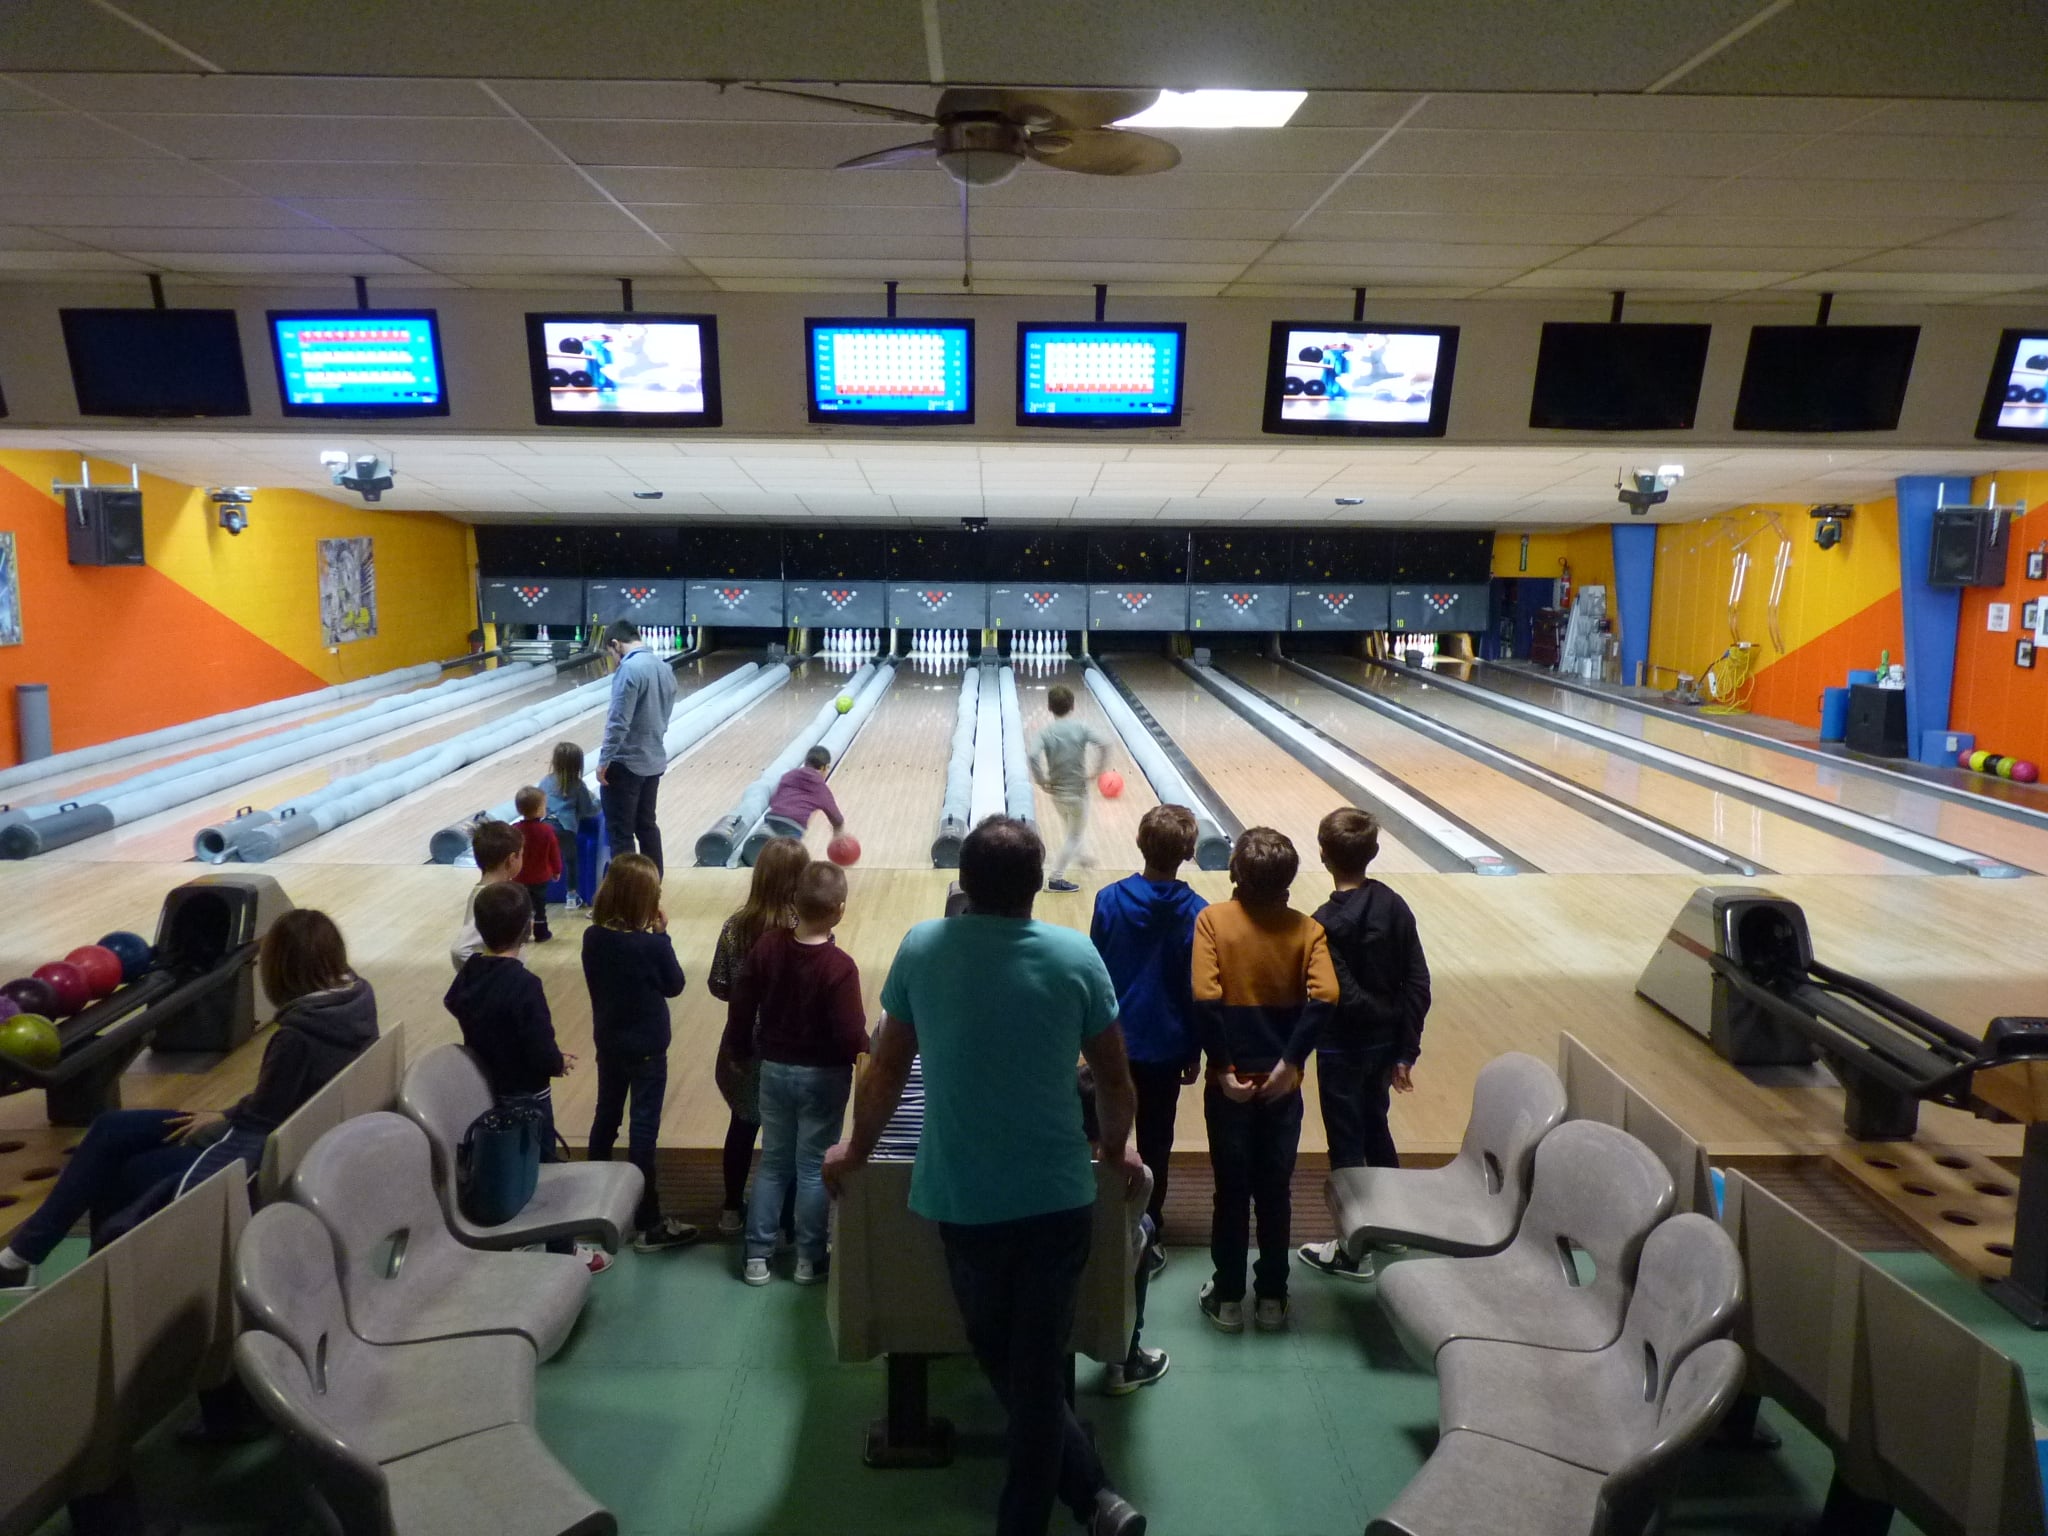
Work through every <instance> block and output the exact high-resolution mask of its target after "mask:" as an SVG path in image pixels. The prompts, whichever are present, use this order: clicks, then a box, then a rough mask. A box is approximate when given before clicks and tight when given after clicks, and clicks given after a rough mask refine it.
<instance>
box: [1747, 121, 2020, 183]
mask: <svg viewBox="0 0 2048 1536" xmlns="http://www.w3.org/2000/svg"><path fill="white" fill-rule="evenodd" d="M1770 174H1771V175H1773V176H1814V177H1826V178H1829V179H1833V180H1844V181H1932V180H1938V179H1941V178H1944V177H1954V178H1955V179H1957V180H1959V181H2031V182H2034V183H2035V184H2037V185H2038V184H2040V183H2042V182H2044V181H2048V135H2044V136H2043V137H2041V138H1995V139H1994V138H1968V137H1963V136H1959V135H1922V134H1887V133H1844V134H1836V135H1834V136H1832V137H1829V138H1825V139H1816V140H1814V141H1813V142H1812V143H1809V144H1802V145H1800V146H1799V147H1798V148H1796V149H1791V150H1788V151H1786V152H1785V153H1784V154H1782V155H1780V156H1778V158H1777V159H1776V160H1774V161H1773V162H1772V164H1771V168H1770Z"/></svg>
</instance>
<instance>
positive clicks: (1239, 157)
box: [1157, 126, 1380, 176]
mask: <svg viewBox="0 0 2048 1536" xmlns="http://www.w3.org/2000/svg"><path fill="white" fill-rule="evenodd" d="M1157 136H1158V137H1159V138H1162V139H1165V140H1167V141H1168V142H1169V143H1171V144H1172V145H1173V146H1174V147H1175V148H1177V149H1178V150H1179V151H1180V169H1181V171H1184V172H1186V173H1189V174H1224V175H1242V174H1245V173H1250V174H1253V175H1263V174H1265V173H1267V172H1269V171H1270V172H1280V173H1282V174H1286V175H1297V176H1298V175H1305V174H1316V175H1323V176H1336V175H1339V174H1341V173H1343V172H1345V171H1348V170H1350V169H1351V167H1352V166H1353V165H1355V164H1356V163H1357V162H1358V157H1359V156H1360V155H1362V154H1364V153H1365V152H1366V150H1367V149H1369V148H1370V147H1371V146H1372V144H1373V141H1374V140H1376V139H1377V138H1379V136H1380V135H1379V133H1378V132H1377V131H1376V130H1372V129H1365V128H1297V127H1293V126H1289V127H1286V128H1240V129H1201V128H1180V129H1174V128H1168V129H1161V130H1158V131H1157ZM1176 174H1179V173H1178V172H1177V173H1176Z"/></svg>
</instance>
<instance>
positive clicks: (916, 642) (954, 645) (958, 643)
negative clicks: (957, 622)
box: [910, 629, 967, 660]
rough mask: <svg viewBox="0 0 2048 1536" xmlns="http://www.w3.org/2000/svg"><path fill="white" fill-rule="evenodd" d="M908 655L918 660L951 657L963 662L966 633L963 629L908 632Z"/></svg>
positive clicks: (965, 652) (965, 653)
mask: <svg viewBox="0 0 2048 1536" xmlns="http://www.w3.org/2000/svg"><path fill="white" fill-rule="evenodd" d="M910 655H912V656H913V657H918V658H928V657H937V658H941V659H943V658H945V657H948V656H950V657H953V658H955V659H956V660H964V659H965V658H966V656H967V631H966V630H964V629H914V630H912V631H911V632H910Z"/></svg>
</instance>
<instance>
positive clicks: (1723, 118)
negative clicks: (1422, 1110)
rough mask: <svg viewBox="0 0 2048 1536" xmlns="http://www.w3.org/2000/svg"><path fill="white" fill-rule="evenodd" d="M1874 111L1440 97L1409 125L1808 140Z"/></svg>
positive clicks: (1732, 100) (1763, 102)
mask: <svg viewBox="0 0 2048 1536" xmlns="http://www.w3.org/2000/svg"><path fill="white" fill-rule="evenodd" d="M1311 99H1313V98H1311ZM1875 107H1876V104H1875V103H1873V102H1868V101H1857V100H1833V99H1812V98H1805V99H1802V98H1796V97H1769V96H1672V95H1660V96H1646V95H1622V94H1615V95H1605V96H1592V95H1572V94H1557V95H1548V94H1545V95H1535V94H1530V93H1515V94H1507V93H1501V92H1465V93H1457V92H1440V93H1438V94H1435V95H1432V96H1431V97H1430V98H1429V103H1428V105H1427V106H1425V107H1424V108H1423V109H1422V111H1421V112H1419V113H1417V114H1416V116H1415V117H1414V118H1412V119H1411V120H1410V121H1411V123H1412V125H1413V126H1414V127H1417V128H1468V129H1494V130H1506V131H1510V132H1543V131H1563V132H1579V133H1605V134H1630V133H1779V134H1808V133H1828V132H1832V131H1834V130H1836V129H1840V128H1843V127H1846V126H1848V125H1849V124H1851V123H1855V124H1857V125H1858V126H1859V127H1861V126H1862V125H1863V122H1864V121H1865V120H1866V119H1868V118H1869V117H1870V116H1871V114H1872V112H1873V111H1874V110H1875Z"/></svg>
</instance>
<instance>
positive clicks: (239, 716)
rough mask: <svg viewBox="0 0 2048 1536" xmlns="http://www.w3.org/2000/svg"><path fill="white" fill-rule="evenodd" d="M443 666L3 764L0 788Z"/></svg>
mask: <svg viewBox="0 0 2048 1536" xmlns="http://www.w3.org/2000/svg"><path fill="white" fill-rule="evenodd" d="M441 671H442V664H441V663H440V662H438V661H424V662H421V663H420V664H419V665H418V666H416V667H399V668H398V669H397V670H395V671H391V672H379V673H378V674H377V675H376V676H375V677H359V678H357V679H356V680H355V681H354V682H352V683H336V684H335V685H334V686H333V687H331V688H315V689H314V690H313V691H312V692H310V693H294V694H290V695H288V696H286V697H285V698H282V699H272V700H270V701H269V702H268V703H266V704H251V705H249V706H248V707H247V708H244V709H230V710H226V711H224V712H222V713H221V714H218V715H207V716H206V717H205V718H203V719H199V720H187V721H186V722H185V723H184V724H183V725H167V726H165V727H164V728H163V729H162V730H158V731H143V732H142V733H140V734H139V735H135V736H123V737H121V738H119V739H118V740H115V741H102V742H99V743H97V744H95V745H93V746H90V747H75V748H73V749H72V750H71V751H69V752H59V753H56V754H55V755H54V756H51V757H40V758H37V759H36V760H35V761H34V762H32V763H21V764H18V765H17V766H15V767H13V768H0V789H12V788H13V787H14V786H15V785H17V784H29V783H33V782H34V781H35V780H37V779H46V778H49V777H50V776H51V775H52V774H58V773H70V772H72V771H74V770H76V769H81V768H91V767H93V766H94V765H95V764H98V763H106V762H111V761H113V760H114V759H115V758H117V757H133V756H135V755H136V754H137V753H139V752H153V751H155V750H156V749H157V748H159V747H174V746H177V745H178V744H179V743H180V742H185V741H191V740H193V739H194V738H196V737H200V736H208V735H211V734H213V733H214V732H215V731H231V730H234V729H235V728H236V727H237V726H243V725H256V724H259V723H261V722H262V721H265V720H275V719H276V718H277V717H278V716H279V715H288V714H290V713H292V712H293V711H294V710H300V709H323V708H325V707H326V706H327V705H329V704H339V703H340V702H341V701H342V700H344V699H354V698H360V697H361V696H362V695H363V694H366V693H375V692H377V690H378V689H380V688H399V687H403V686H404V685H405V684H407V683H416V682H423V681H425V680H426V679H427V678H430V677H437V676H439V675H440V673H441Z"/></svg>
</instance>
